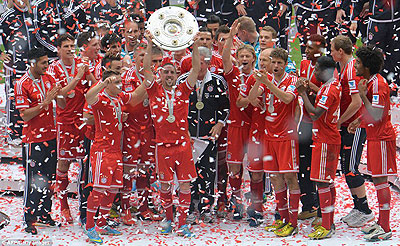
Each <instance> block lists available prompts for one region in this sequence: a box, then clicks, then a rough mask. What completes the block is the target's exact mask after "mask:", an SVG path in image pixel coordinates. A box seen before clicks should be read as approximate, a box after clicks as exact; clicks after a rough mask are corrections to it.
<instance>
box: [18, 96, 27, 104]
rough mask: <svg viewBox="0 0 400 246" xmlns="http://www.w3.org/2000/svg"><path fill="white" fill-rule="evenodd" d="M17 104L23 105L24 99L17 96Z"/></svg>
mask: <svg viewBox="0 0 400 246" xmlns="http://www.w3.org/2000/svg"><path fill="white" fill-rule="evenodd" d="M17 103H18V104H23V103H25V100H24V97H22V96H17Z"/></svg>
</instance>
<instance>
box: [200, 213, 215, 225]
mask: <svg viewBox="0 0 400 246" xmlns="http://www.w3.org/2000/svg"><path fill="white" fill-rule="evenodd" d="M200 220H202V221H203V222H204V223H213V222H214V217H213V215H212V214H211V213H210V212H208V213H202V214H201V215H200Z"/></svg>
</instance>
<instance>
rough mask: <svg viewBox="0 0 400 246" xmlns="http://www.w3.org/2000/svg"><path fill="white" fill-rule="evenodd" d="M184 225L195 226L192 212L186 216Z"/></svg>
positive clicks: (194, 215)
mask: <svg viewBox="0 0 400 246" xmlns="http://www.w3.org/2000/svg"><path fill="white" fill-rule="evenodd" d="M186 224H190V225H195V224H197V216H196V214H195V213H194V212H192V213H190V214H188V216H187V217H186Z"/></svg>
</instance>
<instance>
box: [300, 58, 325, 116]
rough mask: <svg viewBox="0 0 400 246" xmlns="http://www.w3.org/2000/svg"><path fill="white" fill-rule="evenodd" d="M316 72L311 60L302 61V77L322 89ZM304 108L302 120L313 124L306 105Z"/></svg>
mask: <svg viewBox="0 0 400 246" xmlns="http://www.w3.org/2000/svg"><path fill="white" fill-rule="evenodd" d="M314 71H315V66H314V65H312V63H311V61H310V60H302V61H301V63H300V77H302V78H306V79H308V80H309V81H310V82H311V83H313V84H314V85H316V86H318V87H321V82H319V81H318V80H317V78H315V75H314ZM302 107H303V119H302V120H303V121H304V122H307V123H312V120H311V118H310V115H309V114H308V112H307V110H306V108H305V107H304V105H303V106H302Z"/></svg>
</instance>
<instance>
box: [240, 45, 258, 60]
mask: <svg viewBox="0 0 400 246" xmlns="http://www.w3.org/2000/svg"><path fill="white" fill-rule="evenodd" d="M242 50H247V51H250V53H251V54H252V55H253V57H254V63H255V62H256V61H257V55H256V51H255V50H254V47H253V46H251V45H250V44H242V45H241V46H239V48H238V49H237V50H236V57H238V56H239V52H240V51H242Z"/></svg>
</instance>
